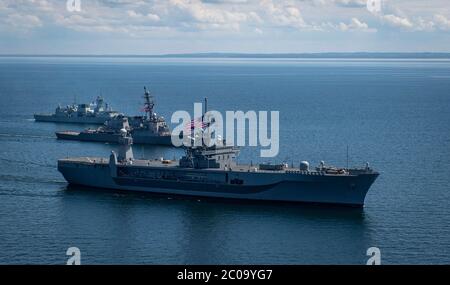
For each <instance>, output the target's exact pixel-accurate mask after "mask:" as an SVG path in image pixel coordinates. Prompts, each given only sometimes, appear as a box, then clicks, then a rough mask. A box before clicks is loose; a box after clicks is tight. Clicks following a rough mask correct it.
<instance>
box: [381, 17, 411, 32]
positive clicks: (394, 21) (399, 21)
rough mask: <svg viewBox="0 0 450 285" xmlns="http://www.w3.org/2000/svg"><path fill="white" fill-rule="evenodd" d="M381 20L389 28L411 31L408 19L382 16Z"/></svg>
mask: <svg viewBox="0 0 450 285" xmlns="http://www.w3.org/2000/svg"><path fill="white" fill-rule="evenodd" d="M382 19H383V20H384V21H385V22H386V23H388V24H389V25H391V26H394V27H400V28H406V29H411V28H413V27H414V25H413V24H412V23H411V21H410V20H409V19H408V18H403V17H400V16H396V15H393V14H389V15H383V16H382Z"/></svg>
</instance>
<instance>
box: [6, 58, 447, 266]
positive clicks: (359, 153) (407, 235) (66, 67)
mask: <svg viewBox="0 0 450 285" xmlns="http://www.w3.org/2000/svg"><path fill="white" fill-rule="evenodd" d="M144 85H147V86H148V87H150V90H151V91H152V92H153V94H154V95H155V96H156V100H157V107H156V110H157V111H158V113H160V114H162V115H164V116H165V117H166V118H170V116H171V114H172V112H173V111H174V110H188V111H191V112H192V108H193V105H192V103H193V102H194V101H195V102H200V101H201V100H202V98H203V97H205V96H206V97H208V98H209V102H210V109H216V110H219V111H225V110H244V111H246V110H279V111H280V118H281V126H280V132H281V134H280V140H281V142H280V154H279V155H278V157H276V158H275V160H277V161H280V162H281V161H284V160H285V161H289V162H290V161H293V162H294V163H298V162H299V161H300V160H308V161H310V162H311V163H312V164H313V165H316V164H318V162H319V161H320V160H325V161H326V162H329V163H331V164H338V165H345V164H346V147H347V145H348V146H349V149H350V164H351V165H361V166H362V165H363V164H364V163H365V162H366V161H370V162H371V165H372V166H373V167H374V168H376V169H377V170H379V171H380V172H381V176H380V178H379V179H378V180H377V181H376V183H375V184H374V185H373V187H372V188H371V190H370V192H369V194H368V196H367V199H366V206H365V208H364V209H360V210H355V209H347V208H339V207H323V206H307V205H289V206H287V205H277V204H254V203H231V202H220V201H210V200H204V199H187V198H186V199H185V198H180V197H163V196H152V195H144V194H124V193H117V192H108V191H94V190H93V189H87V188H83V189H79V188H77V189H72V188H68V187H67V184H66V183H65V181H64V179H63V177H62V176H61V175H60V174H59V173H58V171H57V169H56V161H57V159H58V158H62V157H66V156H68V155H69V156H86V155H92V156H107V155H108V154H109V153H110V151H111V149H114V148H115V147H114V146H112V145H108V144H95V143H86V142H84V143H83V142H67V141H57V140H56V139H55V136H54V132H55V131H58V130H66V129H82V128H83V127H84V126H79V125H58V124H52V123H36V122H34V121H33V120H32V114H33V113H35V112H46V111H52V110H53V109H54V107H55V106H56V105H57V104H58V103H63V104H67V103H71V102H72V101H73V100H74V98H76V100H77V101H78V102H90V101H92V99H93V98H94V97H95V96H96V95H98V94H103V95H104V97H106V99H107V101H108V102H110V104H111V106H113V107H114V108H115V109H119V110H120V111H123V112H125V113H127V114H139V109H140V106H141V100H142V97H141V96H142V91H143V86H144ZM449 107H450V62H449V61H420V60H418V61H417V60H416V61H414V60H401V61H396V60H388V61H383V60H374V61H368V60H237V59H228V60H220V59H214V60H212V59H209V60H208V59H201V60H199V59H177V60H174V59H151V60H150V59H130V58H126V59H120V58H115V59H108V58H89V59H87V58H0V182H1V183H0V263H1V264H10V263H13V264H16V263H33V264H34V263H38V264H41V263H45V264H47V263H51V264H64V263H65V262H66V260H67V256H66V255H65V253H66V250H67V248H68V247H71V246H76V247H79V248H80V250H81V255H82V263H85V264H104V263H107V264H111V263H114V264H116V263H120V264H123V263H125V264H128V263H133V264H134V263H138V264H143V263H145V264H160V263H162V264H172V263H175V264H215V263H220V264H229V263H239V264H248V263H251V264H258V263H263V264H284V263H289V264H310V263H313V264H347V263H350V264H365V262H366V260H367V256H366V250H367V248H369V247H372V246H376V247H379V248H380V250H381V261H382V263H384V264H399V263H408V264H417V263H433V264H437V263H439V264H440V263H446V264H448V263H450V227H449V224H450V189H449V187H450V186H449V185H450V162H449V157H450V112H449ZM135 153H136V154H135V155H136V156H145V157H149V158H153V157H160V156H165V157H169V158H171V157H173V156H179V155H180V152H179V151H178V150H173V149H170V148H164V147H145V148H143V147H136V148H135ZM258 153H259V150H258V149H257V148H247V149H244V150H243V151H242V153H241V156H240V158H239V160H240V161H249V160H253V161H254V162H255V161H258V160H261V159H258Z"/></svg>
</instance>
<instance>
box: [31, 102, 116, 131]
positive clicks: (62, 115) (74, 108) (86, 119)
mask: <svg viewBox="0 0 450 285" xmlns="http://www.w3.org/2000/svg"><path fill="white" fill-rule="evenodd" d="M118 115H120V113H118V112H117V111H113V110H112V109H111V107H110V106H109V105H108V103H106V102H105V100H104V99H103V97H102V96H98V97H97V98H96V99H95V101H94V102H92V103H90V104H85V103H83V104H76V103H74V104H70V105H67V106H65V107H61V105H58V107H56V109H55V112H54V113H53V114H35V115H34V119H35V120H36V121H37V122H55V123H77V124H104V123H105V122H106V121H107V120H110V119H113V118H115V117H116V116H118Z"/></svg>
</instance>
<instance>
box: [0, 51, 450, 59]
mask: <svg viewBox="0 0 450 285" xmlns="http://www.w3.org/2000/svg"><path fill="white" fill-rule="evenodd" d="M0 57H61V58H64V57H85V58H89V57H104V58H108V57H109V58H249V59H252V58H254V59H296V58H298V59H302V58H305V59H308V58H309V59H340V58H341V59H450V53H445V52H420V53H412V52H406V53H404V52H342V53H341V52H327V53H181V54H161V55H126V54H123V55H119V54H111V55H108V54H92V55H83V54H79V55H77V54H36V55H32V54H3V55H1V54H0Z"/></svg>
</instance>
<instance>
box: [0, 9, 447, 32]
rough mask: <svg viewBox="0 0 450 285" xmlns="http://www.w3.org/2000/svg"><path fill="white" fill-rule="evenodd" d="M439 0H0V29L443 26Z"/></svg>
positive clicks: (282, 29)
mask: <svg viewBox="0 0 450 285" xmlns="http://www.w3.org/2000/svg"><path fill="white" fill-rule="evenodd" d="M442 1H443V0H430V1H427V2H428V3H427V5H428V6H433V5H434V6H435V8H434V9H432V8H427V9H424V8H423V7H424V6H423V4H421V3H422V2H420V0H409V1H395V2H394V1H389V2H388V1H385V2H386V3H387V5H385V6H383V12H382V13H381V14H380V15H372V14H370V13H368V11H367V9H366V7H365V6H366V0H146V1H143V0H89V1H87V0H82V11H81V12H78V13H70V12H68V11H67V10H66V8H65V2H66V1H65V0H64V1H62V0H1V1H0V25H2V26H3V29H2V30H8V29H9V28H14V29H20V30H33V29H36V28H42V27H45V26H46V25H58V26H62V27H65V28H68V29H73V30H77V31H86V32H108V33H110V32H118V33H124V34H129V35H132V36H137V37H139V36H142V37H146V36H148V34H149V33H152V32H160V31H164V32H165V33H167V32H171V33H174V34H175V33H185V32H190V33H195V32H197V31H202V32H211V34H214V33H216V32H225V33H229V34H232V33H243V34H245V33H248V34H250V35H255V34H258V35H261V34H262V33H264V34H269V33H271V32H276V33H285V34H291V33H299V32H303V31H343V32H352V31H361V32H377V31H379V29H377V25H378V26H382V25H383V24H384V26H385V27H390V28H391V29H397V30H399V31H402V30H414V31H423V32H427V31H437V30H439V31H448V30H450V28H449V26H450V24H449V15H448V10H446V9H443V8H442V7H443V6H445V5H444V4H445V3H444V2H442ZM406 2H408V3H406ZM431 2H433V4H431ZM443 3H444V4H443ZM439 4H440V5H439ZM428 6H427V7H428ZM427 11H428V12H427ZM368 23H370V26H369V24H368ZM164 35H167V34H164Z"/></svg>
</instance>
